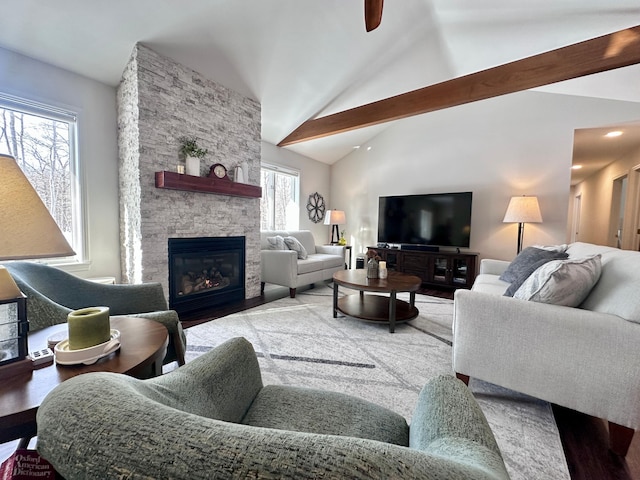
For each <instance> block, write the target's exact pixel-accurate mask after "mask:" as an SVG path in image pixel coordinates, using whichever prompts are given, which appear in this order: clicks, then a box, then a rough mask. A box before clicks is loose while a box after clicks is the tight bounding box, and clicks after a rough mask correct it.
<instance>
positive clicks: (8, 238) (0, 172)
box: [0, 154, 75, 378]
mask: <svg viewBox="0 0 640 480" xmlns="http://www.w3.org/2000/svg"><path fill="white" fill-rule="evenodd" d="M0 225H1V226H2V227H1V228H2V237H0V260H20V259H27V258H28V259H35V258H50V257H67V256H71V255H75V252H74V251H73V249H72V248H71V247H70V246H69V243H68V242H67V240H66V239H65V237H64V235H63V234H62V232H61V231H60V228H58V225H57V224H56V222H55V220H54V219H53V218H52V217H51V214H50V213H49V210H48V209H47V207H46V206H45V204H44V203H42V200H40V197H39V196H38V194H37V193H36V191H35V190H34V188H33V187H32V186H31V183H29V180H28V179H27V177H25V175H24V173H22V170H21V169H20V167H19V166H18V164H17V163H16V161H15V159H14V158H13V157H11V156H9V155H4V154H0ZM27 330H28V323H27V312H26V297H25V296H24V295H23V294H22V292H21V291H20V289H19V288H18V286H17V285H16V283H15V282H14V280H13V278H12V277H11V275H10V274H9V272H8V271H7V270H6V269H4V268H1V269H0V376H1V377H3V378H5V377H9V376H13V375H16V374H20V373H22V372H25V371H30V370H32V369H33V368H34V367H33V363H32V362H31V360H30V359H29V358H27V353H28V345H27Z"/></svg>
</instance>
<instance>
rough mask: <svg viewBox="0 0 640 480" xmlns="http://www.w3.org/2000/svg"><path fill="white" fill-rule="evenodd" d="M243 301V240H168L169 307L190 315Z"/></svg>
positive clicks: (234, 238) (206, 238) (205, 238)
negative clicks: (205, 309) (194, 312)
mask: <svg viewBox="0 0 640 480" xmlns="http://www.w3.org/2000/svg"><path fill="white" fill-rule="evenodd" d="M244 298H245V237H198V238H170V239H169V306H170V308H172V309H173V310H176V311H177V312H178V313H186V312H192V311H195V310H200V309H204V308H211V307H215V306H216V305H223V304H225V303H228V302H233V301H238V300H244Z"/></svg>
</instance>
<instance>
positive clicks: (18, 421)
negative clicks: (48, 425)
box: [0, 316, 169, 443]
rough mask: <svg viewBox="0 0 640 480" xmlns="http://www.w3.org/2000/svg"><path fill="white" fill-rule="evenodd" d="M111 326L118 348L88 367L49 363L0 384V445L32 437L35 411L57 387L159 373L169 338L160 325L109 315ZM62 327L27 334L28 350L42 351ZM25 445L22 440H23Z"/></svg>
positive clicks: (151, 321) (150, 321) (64, 328)
mask: <svg viewBox="0 0 640 480" xmlns="http://www.w3.org/2000/svg"><path fill="white" fill-rule="evenodd" d="M111 328H115V329H117V330H119V331H120V342H121V344H120V349H119V350H118V351H116V352H114V353H112V354H111V355H109V356H107V357H105V358H102V359H100V360H98V361H97V362H96V363H94V364H93V365H56V363H55V362H54V363H53V364H50V365H48V366H46V367H42V368H38V369H35V370H33V371H32V372H29V373H26V374H24V375H15V376H13V377H10V378H8V379H3V381H2V382H1V383H0V443H4V442H8V441H11V440H16V439H18V438H22V439H28V438H32V437H34V436H35V435H36V412H37V411H38V407H39V406H40V404H41V403H42V401H43V400H44V398H45V397H46V396H47V394H48V393H49V392H50V391H51V390H53V389H54V388H55V387H56V386H57V385H59V384H60V383H62V382H64V381H65V380H67V379H69V378H71V377H75V376H76V375H80V374H83V373H88V372H114V373H124V374H127V375H131V376H134V377H137V378H147V377H151V376H156V375H160V374H161V373H162V360H163V358H164V356H165V355H166V351H167V345H168V343H169V334H168V332H167V329H166V328H165V326H164V325H162V324H160V323H158V322H155V321H153V320H150V319H147V318H134V317H117V316H114V317H111ZM66 329H67V325H66V324H60V325H54V326H52V327H48V328H44V329H42V330H37V331H35V332H33V333H30V334H29V350H30V351H33V350H38V349H41V348H46V346H47V338H48V337H50V336H51V335H52V334H54V333H56V332H59V331H60V330H63V331H64V330H66ZM27 442H28V440H27Z"/></svg>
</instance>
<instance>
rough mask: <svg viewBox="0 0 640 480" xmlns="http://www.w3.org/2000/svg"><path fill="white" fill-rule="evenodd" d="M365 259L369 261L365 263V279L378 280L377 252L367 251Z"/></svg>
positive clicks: (378, 257)
mask: <svg viewBox="0 0 640 480" xmlns="http://www.w3.org/2000/svg"><path fill="white" fill-rule="evenodd" d="M367 258H368V259H369V260H368V261H367V278H378V277H379V273H380V272H379V268H380V267H379V264H378V262H379V261H380V256H379V255H378V252H376V251H375V250H373V249H369V250H367ZM386 266H387V265H386V263H385V269H386Z"/></svg>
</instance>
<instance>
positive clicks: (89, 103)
mask: <svg viewBox="0 0 640 480" xmlns="http://www.w3.org/2000/svg"><path fill="white" fill-rule="evenodd" d="M0 91H2V92H4V93H7V94H10V95H14V96H16V97H21V98H26V99H30V100H34V101H37V102H40V103H44V104H49V105H54V106H58V107H61V108H66V109H70V110H72V111H75V112H77V113H78V156H79V164H80V169H81V170H80V174H81V175H82V180H83V182H84V185H85V189H84V193H85V206H86V210H85V217H86V221H87V225H88V248H87V256H88V260H89V262H90V263H89V264H87V265H81V266H75V267H73V268H71V267H70V266H69V267H66V268H69V269H71V270H73V272H74V273H75V274H77V275H79V276H83V277H88V276H92V277H93V276H106V275H108V276H115V277H116V278H119V277H120V248H119V243H120V242H119V225H118V153H117V141H116V90H115V88H114V87H110V86H108V85H105V84H102V83H99V82H96V81H94V80H91V79H89V78H86V77H82V76H80V75H76V74H74V73H71V72H68V71H66V70H62V69H60V68H56V67H53V66H51V65H48V64H46V63H42V62H39V61H36V60H33V59H31V58H28V57H25V56H22V55H19V54H17V53H14V52H10V51H8V50H3V49H0Z"/></svg>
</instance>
